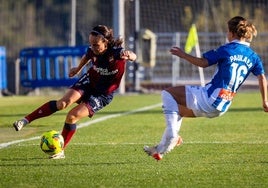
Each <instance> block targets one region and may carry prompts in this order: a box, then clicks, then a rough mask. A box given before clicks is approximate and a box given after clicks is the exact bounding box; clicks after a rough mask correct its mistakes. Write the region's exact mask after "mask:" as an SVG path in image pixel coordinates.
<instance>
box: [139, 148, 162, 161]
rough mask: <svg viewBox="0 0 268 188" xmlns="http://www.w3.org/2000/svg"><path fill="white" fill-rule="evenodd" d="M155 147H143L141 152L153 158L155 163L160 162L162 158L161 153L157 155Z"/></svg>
mask: <svg viewBox="0 0 268 188" xmlns="http://www.w3.org/2000/svg"><path fill="white" fill-rule="evenodd" d="M156 147H157V146H153V147H149V146H144V148H143V150H144V152H145V153H147V154H148V155H149V156H151V157H153V158H154V159H156V160H157V161H159V160H161V159H162V158H163V155H162V154H161V153H158V152H157V150H156Z"/></svg>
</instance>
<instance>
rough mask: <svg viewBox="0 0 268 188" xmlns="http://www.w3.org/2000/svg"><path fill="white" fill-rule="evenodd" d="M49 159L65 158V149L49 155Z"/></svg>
mask: <svg viewBox="0 0 268 188" xmlns="http://www.w3.org/2000/svg"><path fill="white" fill-rule="evenodd" d="M49 159H65V155H64V150H62V151H61V152H59V153H57V154H54V155H51V156H49Z"/></svg>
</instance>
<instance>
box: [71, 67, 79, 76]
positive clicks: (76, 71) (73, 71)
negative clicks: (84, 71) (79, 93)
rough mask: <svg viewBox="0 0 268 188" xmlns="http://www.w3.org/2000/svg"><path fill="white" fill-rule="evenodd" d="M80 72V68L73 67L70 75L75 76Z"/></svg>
mask: <svg viewBox="0 0 268 188" xmlns="http://www.w3.org/2000/svg"><path fill="white" fill-rule="evenodd" d="M78 72H79V69H78V68H77V67H73V68H71V69H70V71H69V77H70V78H71V77H74V76H75V75H76V74H77V73H78Z"/></svg>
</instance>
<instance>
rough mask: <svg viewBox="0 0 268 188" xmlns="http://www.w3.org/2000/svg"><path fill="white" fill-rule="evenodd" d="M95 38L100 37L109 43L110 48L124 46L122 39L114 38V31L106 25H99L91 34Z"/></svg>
mask: <svg viewBox="0 0 268 188" xmlns="http://www.w3.org/2000/svg"><path fill="white" fill-rule="evenodd" d="M90 34H91V35H93V36H100V37H101V38H103V40H107V41H108V46H109V47H114V46H115V47H121V46H122V44H123V39H122V38H116V39H115V38H114V34H113V30H112V29H111V28H108V27H107V26H105V25H97V26H95V27H93V29H92V30H91V32H90Z"/></svg>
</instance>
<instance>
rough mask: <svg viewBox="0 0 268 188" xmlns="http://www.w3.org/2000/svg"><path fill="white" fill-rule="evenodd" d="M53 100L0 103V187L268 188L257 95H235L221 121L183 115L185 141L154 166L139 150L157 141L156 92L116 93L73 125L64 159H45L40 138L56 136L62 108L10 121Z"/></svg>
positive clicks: (267, 128)
mask: <svg viewBox="0 0 268 188" xmlns="http://www.w3.org/2000/svg"><path fill="white" fill-rule="evenodd" d="M58 98H59V96H46V97H44V96H38V97H25V96H20V97H2V98H0V146H1V147H0V187H3V188H9V187H10V188H11V187H16V188H24V187H25V188H28V187H29V188H35V187H36V188H43V187H44V188H48V187H60V188H61V187H64V188H69V187H70V188H73V187H77V188H80V187H85V188H88V187H103V188H104V187H115V188H119V187H141V188H144V187H161V188H163V187H168V188H172V187H191V188H192V187H205V188H207V187H213V188H215V187H217V188H218V187H228V188H229V187H241V188H246V187H254V188H255V187H256V188H262V187H263V188H266V187H268V121H267V120H268V113H264V112H263V111H262V108H261V100H260V94H259V93H257V92H243V93H239V94H238V95H237V96H236V97H235V99H234V102H233V105H232V106H231V108H230V110H229V112H227V113H226V114H225V115H223V116H222V117H219V118H214V119H207V118H185V119H184V120H183V124H182V128H181V132H180V135H181V136H182V137H183V139H184V144H183V145H182V146H180V147H177V148H175V149H174V150H173V151H172V152H171V153H169V154H168V155H166V156H164V158H163V160H161V161H159V162H157V161H155V160H154V159H153V158H151V157H149V156H147V155H146V154H145V153H144V152H143V149H142V148H143V146H144V145H153V144H156V143H157V142H159V140H160V138H161V135H162V133H163V130H164V127H165V124H164V117H163V114H162V111H161V97H160V95H159V94H150V95H145V94H143V95H134V94H133V95H116V96H115V98H114V101H113V102H112V103H111V104H110V105H109V106H107V107H106V108H104V109H103V110H102V111H100V112H99V113H97V114H96V115H95V116H94V117H93V118H92V119H89V118H85V119H83V120H81V121H80V122H79V126H80V128H79V129H78V130H77V132H76V134H75V136H74V138H73V140H72V141H71V142H70V144H69V146H68V147H67V149H66V150H65V154H66V158H65V159H63V160H49V159H48V156H47V155H46V154H45V153H43V152H42V151H41V149H40V148H39V142H40V139H39V137H40V135H41V134H42V133H43V132H44V131H47V130H51V129H55V130H59V131H61V129H62V126H63V122H64V119H65V115H66V113H67V111H68V109H67V110H64V111H60V112H57V113H55V114H54V115H52V116H50V117H46V118H42V119H39V120H36V121H34V122H32V123H31V124H30V125H28V126H27V127H25V128H24V129H23V130H22V131H20V132H16V131H15V130H14V129H13V127H12V123H13V121H15V120H16V119H18V118H21V117H23V116H24V115H25V114H26V113H28V112H30V111H32V110H34V109H35V108H36V107H38V106H39V105H41V104H42V103H43V102H46V101H47V100H51V99H58ZM137 109H138V110H137ZM105 118H106V119H105ZM7 143H8V144H10V145H9V146H7V147H5V146H6V145H7Z"/></svg>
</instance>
